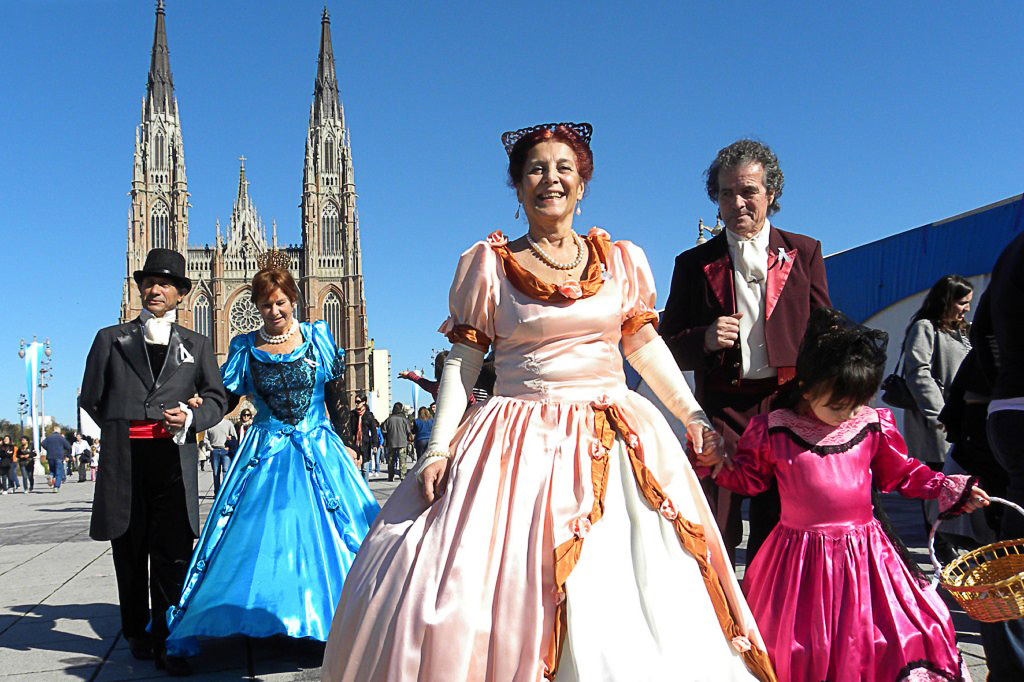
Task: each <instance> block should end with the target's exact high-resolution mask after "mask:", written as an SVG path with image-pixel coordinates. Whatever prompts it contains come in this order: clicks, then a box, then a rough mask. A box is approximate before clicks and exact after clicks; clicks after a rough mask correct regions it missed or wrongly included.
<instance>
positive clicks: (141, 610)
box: [81, 249, 227, 675]
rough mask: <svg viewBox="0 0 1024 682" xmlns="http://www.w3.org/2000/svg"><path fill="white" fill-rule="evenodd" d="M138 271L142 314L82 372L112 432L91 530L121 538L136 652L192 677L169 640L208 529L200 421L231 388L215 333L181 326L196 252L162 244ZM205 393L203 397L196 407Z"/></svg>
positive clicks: (106, 434)
mask: <svg viewBox="0 0 1024 682" xmlns="http://www.w3.org/2000/svg"><path fill="white" fill-rule="evenodd" d="M134 277H135V282H136V284H138V287H139V291H140V293H141V294H142V306H143V310H142V313H141V314H140V315H139V317H137V318H136V319H134V320H132V321H131V322H128V323H126V324H119V325H114V326H112V327H107V328H105V329H101V330H100V331H99V333H98V334H96V340H95V341H93V344H92V349H91V350H90V351H89V357H88V359H87V360H86V364H85V377H84V378H83V379H82V398H81V404H82V407H83V408H84V409H85V411H86V412H88V413H89V416H91V417H92V418H93V419H94V420H95V421H96V423H97V424H99V425H100V429H101V432H102V441H103V457H102V458H101V459H100V465H99V466H100V473H99V475H98V476H97V479H96V494H95V498H94V499H93V509H92V524H91V528H90V531H89V534H90V536H91V537H92V538H93V539H94V540H110V544H111V547H112V550H113V558H114V570H115V572H116V574H117V590H118V596H119V598H120V603H121V626H122V630H123V633H124V636H125V638H126V639H127V640H128V643H129V646H130V647H131V652H132V655H134V656H135V657H136V658H154V657H155V658H156V664H157V667H160V668H164V669H166V670H167V672H168V673H170V674H172V675H187V674H188V673H189V669H188V666H187V664H186V663H185V661H184V659H181V658H177V657H174V656H168V655H167V653H166V651H165V649H164V641H165V640H166V638H167V619H166V616H167V609H168V607H170V606H171V605H173V604H176V603H177V601H178V598H179V596H180V595H181V590H182V584H183V582H184V580H185V574H186V571H187V569H188V562H189V557H190V555H191V554H192V544H193V540H194V539H195V538H196V537H198V536H199V487H198V473H197V463H198V453H197V450H196V431H203V430H205V429H207V428H209V427H211V426H213V425H214V424H216V423H218V422H219V421H220V420H221V417H223V415H224V410H225V407H226V403H227V397H226V394H225V391H224V384H223V383H221V379H220V372H219V370H218V368H217V362H216V359H215V357H214V352H213V348H212V346H211V343H210V340H209V339H208V338H207V337H205V336H203V335H201V334H196V333H195V332H193V331H191V330H188V329H185V328H183V327H180V326H178V325H177V324H175V319H176V310H175V309H176V307H177V305H178V302H179V301H180V300H181V298H182V297H183V296H184V295H185V294H187V293H188V292H189V290H190V289H191V288H192V282H191V281H189V279H188V277H186V276H185V259H184V258H183V257H182V256H181V254H179V253H177V252H175V251H171V250H169V249H153V250H152V251H150V252H149V254H148V255H147V256H146V264H145V266H144V267H143V269H142V270H138V271H136V272H135V274H134ZM194 395H199V396H200V397H202V399H203V400H202V404H201V405H199V406H198V407H196V408H194V409H190V408H189V407H188V406H187V405H186V402H187V401H188V399H189V398H191V397H192V396H194ZM150 605H151V606H152V610H150ZM150 622H151V627H150V633H149V634H147V632H146V627H147V624H150Z"/></svg>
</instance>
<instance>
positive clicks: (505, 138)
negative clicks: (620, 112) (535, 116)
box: [501, 121, 594, 156]
mask: <svg viewBox="0 0 1024 682" xmlns="http://www.w3.org/2000/svg"><path fill="white" fill-rule="evenodd" d="M558 126H565V127H566V128H568V129H569V130H571V131H573V132H574V133H576V134H577V135H579V136H580V139H582V140H583V141H584V142H586V143H587V145H588V146H589V145H590V136H591V135H593V134H594V126H592V125H590V124H589V123H573V122H571V121H563V122H561V123H540V124H538V125H535V126H530V127H529V128H520V129H519V130H509V131H508V132H505V133H502V134H501V143H502V144H503V145H505V153H506V154H508V155H509V156H511V155H512V147H515V146H516V142H519V140H521V139H523V138H524V137H526V136H527V135H529V134H530V133H535V132H537V131H538V130H554V129H555V128H557V127H558Z"/></svg>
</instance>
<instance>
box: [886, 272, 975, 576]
mask: <svg viewBox="0 0 1024 682" xmlns="http://www.w3.org/2000/svg"><path fill="white" fill-rule="evenodd" d="M973 296H974V286H973V285H972V284H971V283H970V282H968V281H967V280H966V279H964V278H963V277H961V276H960V275H944V276H943V277H941V278H940V279H939V281H937V282H936V283H935V284H933V285H932V288H931V289H930V290H929V291H928V294H927V295H926V296H925V298H924V302H923V303H922V304H921V307H920V309H918V311H917V312H916V313H914V316H913V317H912V318H911V320H910V326H909V327H907V334H906V336H905V337H904V339H903V355H904V364H903V377H904V379H906V382H907V389H908V390H909V391H910V395H911V396H913V398H914V405H915V409H905V410H904V411H903V430H904V432H905V433H906V439H907V448H908V450H909V451H910V454H911V456H913V457H916V458H917V459H918V460H920V461H922V462H924V463H925V464H926V465H928V467H929V468H930V469H931V470H932V471H943V464H944V463H945V461H946V452H947V451H948V450H949V443H948V442H947V441H946V430H945V427H944V426H943V425H942V424H941V423H940V422H939V413H940V412H942V408H943V407H945V405H946V397H947V395H948V393H949V388H950V386H952V384H953V378H954V377H955V376H956V372H957V370H958V369H960V364H961V363H962V362H963V361H964V358H965V357H967V353H968V351H970V350H971V342H970V340H969V339H968V333H969V332H970V324H968V322H967V319H966V315H967V312H968V311H969V310H970V309H971V299H972V298H973ZM947 473H948V472H947ZM957 473H959V472H957ZM922 509H923V513H924V525H925V533H928V532H929V531H930V530H931V525H932V523H933V522H934V521H935V518H936V517H937V516H938V509H937V507H936V506H935V504H933V503H930V502H929V501H923V502H922ZM935 552H936V555H937V556H938V557H939V560H940V561H942V563H943V564H946V563H949V562H950V561H951V560H952V559H953V558H954V557H955V553H954V550H953V547H952V545H951V544H950V543H949V541H948V539H947V538H946V537H944V536H943V535H942V534H939V535H937V536H936V538H935Z"/></svg>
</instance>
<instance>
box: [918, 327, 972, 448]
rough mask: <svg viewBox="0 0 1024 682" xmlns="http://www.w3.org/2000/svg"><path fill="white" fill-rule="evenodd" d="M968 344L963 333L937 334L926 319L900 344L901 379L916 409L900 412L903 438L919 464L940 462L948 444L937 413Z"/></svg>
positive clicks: (965, 353) (969, 345)
mask: <svg viewBox="0 0 1024 682" xmlns="http://www.w3.org/2000/svg"><path fill="white" fill-rule="evenodd" d="M970 349H971V344H970V341H968V340H967V335H966V334H961V333H959V332H954V333H952V334H950V333H947V332H942V331H937V330H936V328H935V325H934V324H932V323H931V322H929V321H928V320H918V321H917V322H915V323H913V324H912V325H910V329H908V330H907V337H906V339H904V341H903V354H904V356H903V362H904V365H903V377H904V378H905V379H906V380H907V388H908V389H910V394H911V395H912V396H914V402H915V403H916V404H917V409H916V410H904V411H903V431H904V433H903V435H904V436H905V437H906V440H907V448H908V449H909V450H910V454H911V456H913V457H916V458H917V459H919V460H921V461H922V462H943V461H945V459H946V451H947V450H948V449H949V443H947V442H946V434H945V432H944V431H942V430H941V429H939V421H938V419H939V412H941V411H942V408H943V407H944V406H945V405H946V396H947V394H948V391H949V386H950V384H952V383H953V377H955V376H956V372H957V370H958V369H960V363H962V362H963V361H964V358H965V357H967V352H968V351H970Z"/></svg>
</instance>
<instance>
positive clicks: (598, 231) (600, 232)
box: [587, 227, 612, 239]
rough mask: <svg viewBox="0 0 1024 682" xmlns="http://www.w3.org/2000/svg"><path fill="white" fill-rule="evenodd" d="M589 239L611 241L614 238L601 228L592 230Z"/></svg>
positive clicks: (588, 234)
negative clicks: (597, 238)
mask: <svg viewBox="0 0 1024 682" xmlns="http://www.w3.org/2000/svg"><path fill="white" fill-rule="evenodd" d="M587 236H588V237H600V238H601V239H611V238H612V236H611V235H610V234H608V233H607V232H605V231H604V230H602V229H601V228H600V227H592V228H590V232H588V233H587Z"/></svg>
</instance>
